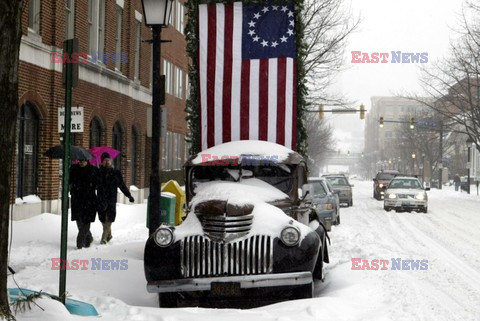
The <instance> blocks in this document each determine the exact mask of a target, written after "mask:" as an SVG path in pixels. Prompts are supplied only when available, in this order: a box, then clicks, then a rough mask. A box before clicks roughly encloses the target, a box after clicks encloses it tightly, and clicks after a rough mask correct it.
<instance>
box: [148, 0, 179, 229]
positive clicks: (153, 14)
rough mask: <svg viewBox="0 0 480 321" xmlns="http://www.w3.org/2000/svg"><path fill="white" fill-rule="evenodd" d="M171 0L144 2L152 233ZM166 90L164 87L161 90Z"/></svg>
mask: <svg viewBox="0 0 480 321" xmlns="http://www.w3.org/2000/svg"><path fill="white" fill-rule="evenodd" d="M172 2H173V1H172V0H142V7H143V14H144V16H145V25H146V26H148V27H151V29H152V57H153V59H152V60H153V61H152V73H153V75H152V76H153V77H152V78H153V79H152V159H151V161H152V168H151V174H150V196H149V197H148V202H149V208H150V212H149V215H150V217H149V234H152V233H153V232H155V230H156V229H157V227H158V226H160V198H161V189H160V164H159V162H160V136H161V128H160V124H161V122H162V119H161V117H162V115H161V111H160V108H161V107H160V105H161V104H162V101H161V100H162V99H161V98H162V97H165V93H164V92H163V93H162V92H161V91H162V90H165V88H164V87H163V86H161V80H160V44H161V42H162V40H161V31H162V28H164V27H166V26H168V23H169V21H170V15H171V12H172ZM162 87H163V88H162Z"/></svg>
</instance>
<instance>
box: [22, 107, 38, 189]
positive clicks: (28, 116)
mask: <svg viewBox="0 0 480 321" xmlns="http://www.w3.org/2000/svg"><path fill="white" fill-rule="evenodd" d="M38 131H39V116H38V113H37V108H36V107H35V105H33V104H32V103H30V102H27V103H26V104H25V105H23V106H22V107H21V108H20V113H19V117H18V131H17V135H18V144H17V146H18V150H17V157H18V158H17V197H20V198H23V197H24V196H26V195H36V194H37V164H38V156H37V155H38V135H39V133H38Z"/></svg>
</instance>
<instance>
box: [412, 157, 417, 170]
mask: <svg viewBox="0 0 480 321" xmlns="http://www.w3.org/2000/svg"><path fill="white" fill-rule="evenodd" d="M415 157H416V155H415V153H412V175H415Z"/></svg>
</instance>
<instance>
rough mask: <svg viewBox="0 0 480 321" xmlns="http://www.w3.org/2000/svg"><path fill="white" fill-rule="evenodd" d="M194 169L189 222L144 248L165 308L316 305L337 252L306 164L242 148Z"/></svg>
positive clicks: (159, 233) (204, 155)
mask: <svg viewBox="0 0 480 321" xmlns="http://www.w3.org/2000/svg"><path fill="white" fill-rule="evenodd" d="M185 170H186V184H185V188H186V194H187V204H188V211H187V213H188V214H187V217H186V218H185V220H184V222H183V223H182V224H180V225H179V226H168V225H161V226H160V227H159V228H158V229H157V230H156V232H155V233H152V235H151V236H150V238H149V239H148V241H147V243H146V246H145V254H144V255H145V257H144V267H145V276H146V279H147V282H148V283H147V290H148V292H151V293H158V294H159V305H160V307H175V306H178V305H180V304H181V305H192V304H193V305H200V306H215V307H223V306H237V307H252V306H258V305H262V304H266V303H271V302H277V301H279V300H282V299H292V298H309V297H312V295H313V282H314V279H320V280H322V279H323V263H324V262H325V263H328V250H327V244H326V238H327V234H326V231H325V228H324V226H323V225H322V224H320V223H319V220H318V218H317V217H316V216H315V215H316V214H315V211H312V210H311V206H310V204H311V203H310V202H311V196H310V195H311V194H310V193H311V186H310V185H307V184H306V183H307V169H306V164H305V160H304V158H303V157H302V156H301V155H299V154H298V153H296V152H294V151H292V150H290V149H288V148H286V147H284V146H281V145H277V144H274V143H270V142H265V141H236V142H229V143H225V144H221V145H217V146H215V147H212V148H209V149H207V150H204V151H203V152H201V153H200V154H198V155H196V156H194V157H192V158H191V159H190V160H189V161H188V162H187V163H186V164H185ZM302 187H303V192H302ZM306 191H309V193H308V192H306Z"/></svg>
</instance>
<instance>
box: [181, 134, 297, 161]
mask: <svg viewBox="0 0 480 321" xmlns="http://www.w3.org/2000/svg"><path fill="white" fill-rule="evenodd" d="M242 155H249V156H260V157H263V158H267V157H268V158H270V157H274V159H275V161H276V162H278V163H285V162H287V161H288V162H289V163H292V164H298V163H300V161H301V160H302V159H303V158H302V156H301V155H300V154H298V153H297V152H294V151H293V150H291V149H289V148H287V147H285V146H283V145H279V144H275V143H272V142H267V141H261V140H239V141H234V142H228V143H224V144H220V145H217V146H213V147H211V148H208V149H205V150H203V151H201V152H200V153H198V154H197V155H195V156H194V157H192V158H191V159H190V161H189V162H188V163H187V165H199V164H201V163H203V162H205V161H206V160H213V159H214V158H216V159H222V157H228V158H238V159H239V160H240V161H239V164H241V158H242Z"/></svg>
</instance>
